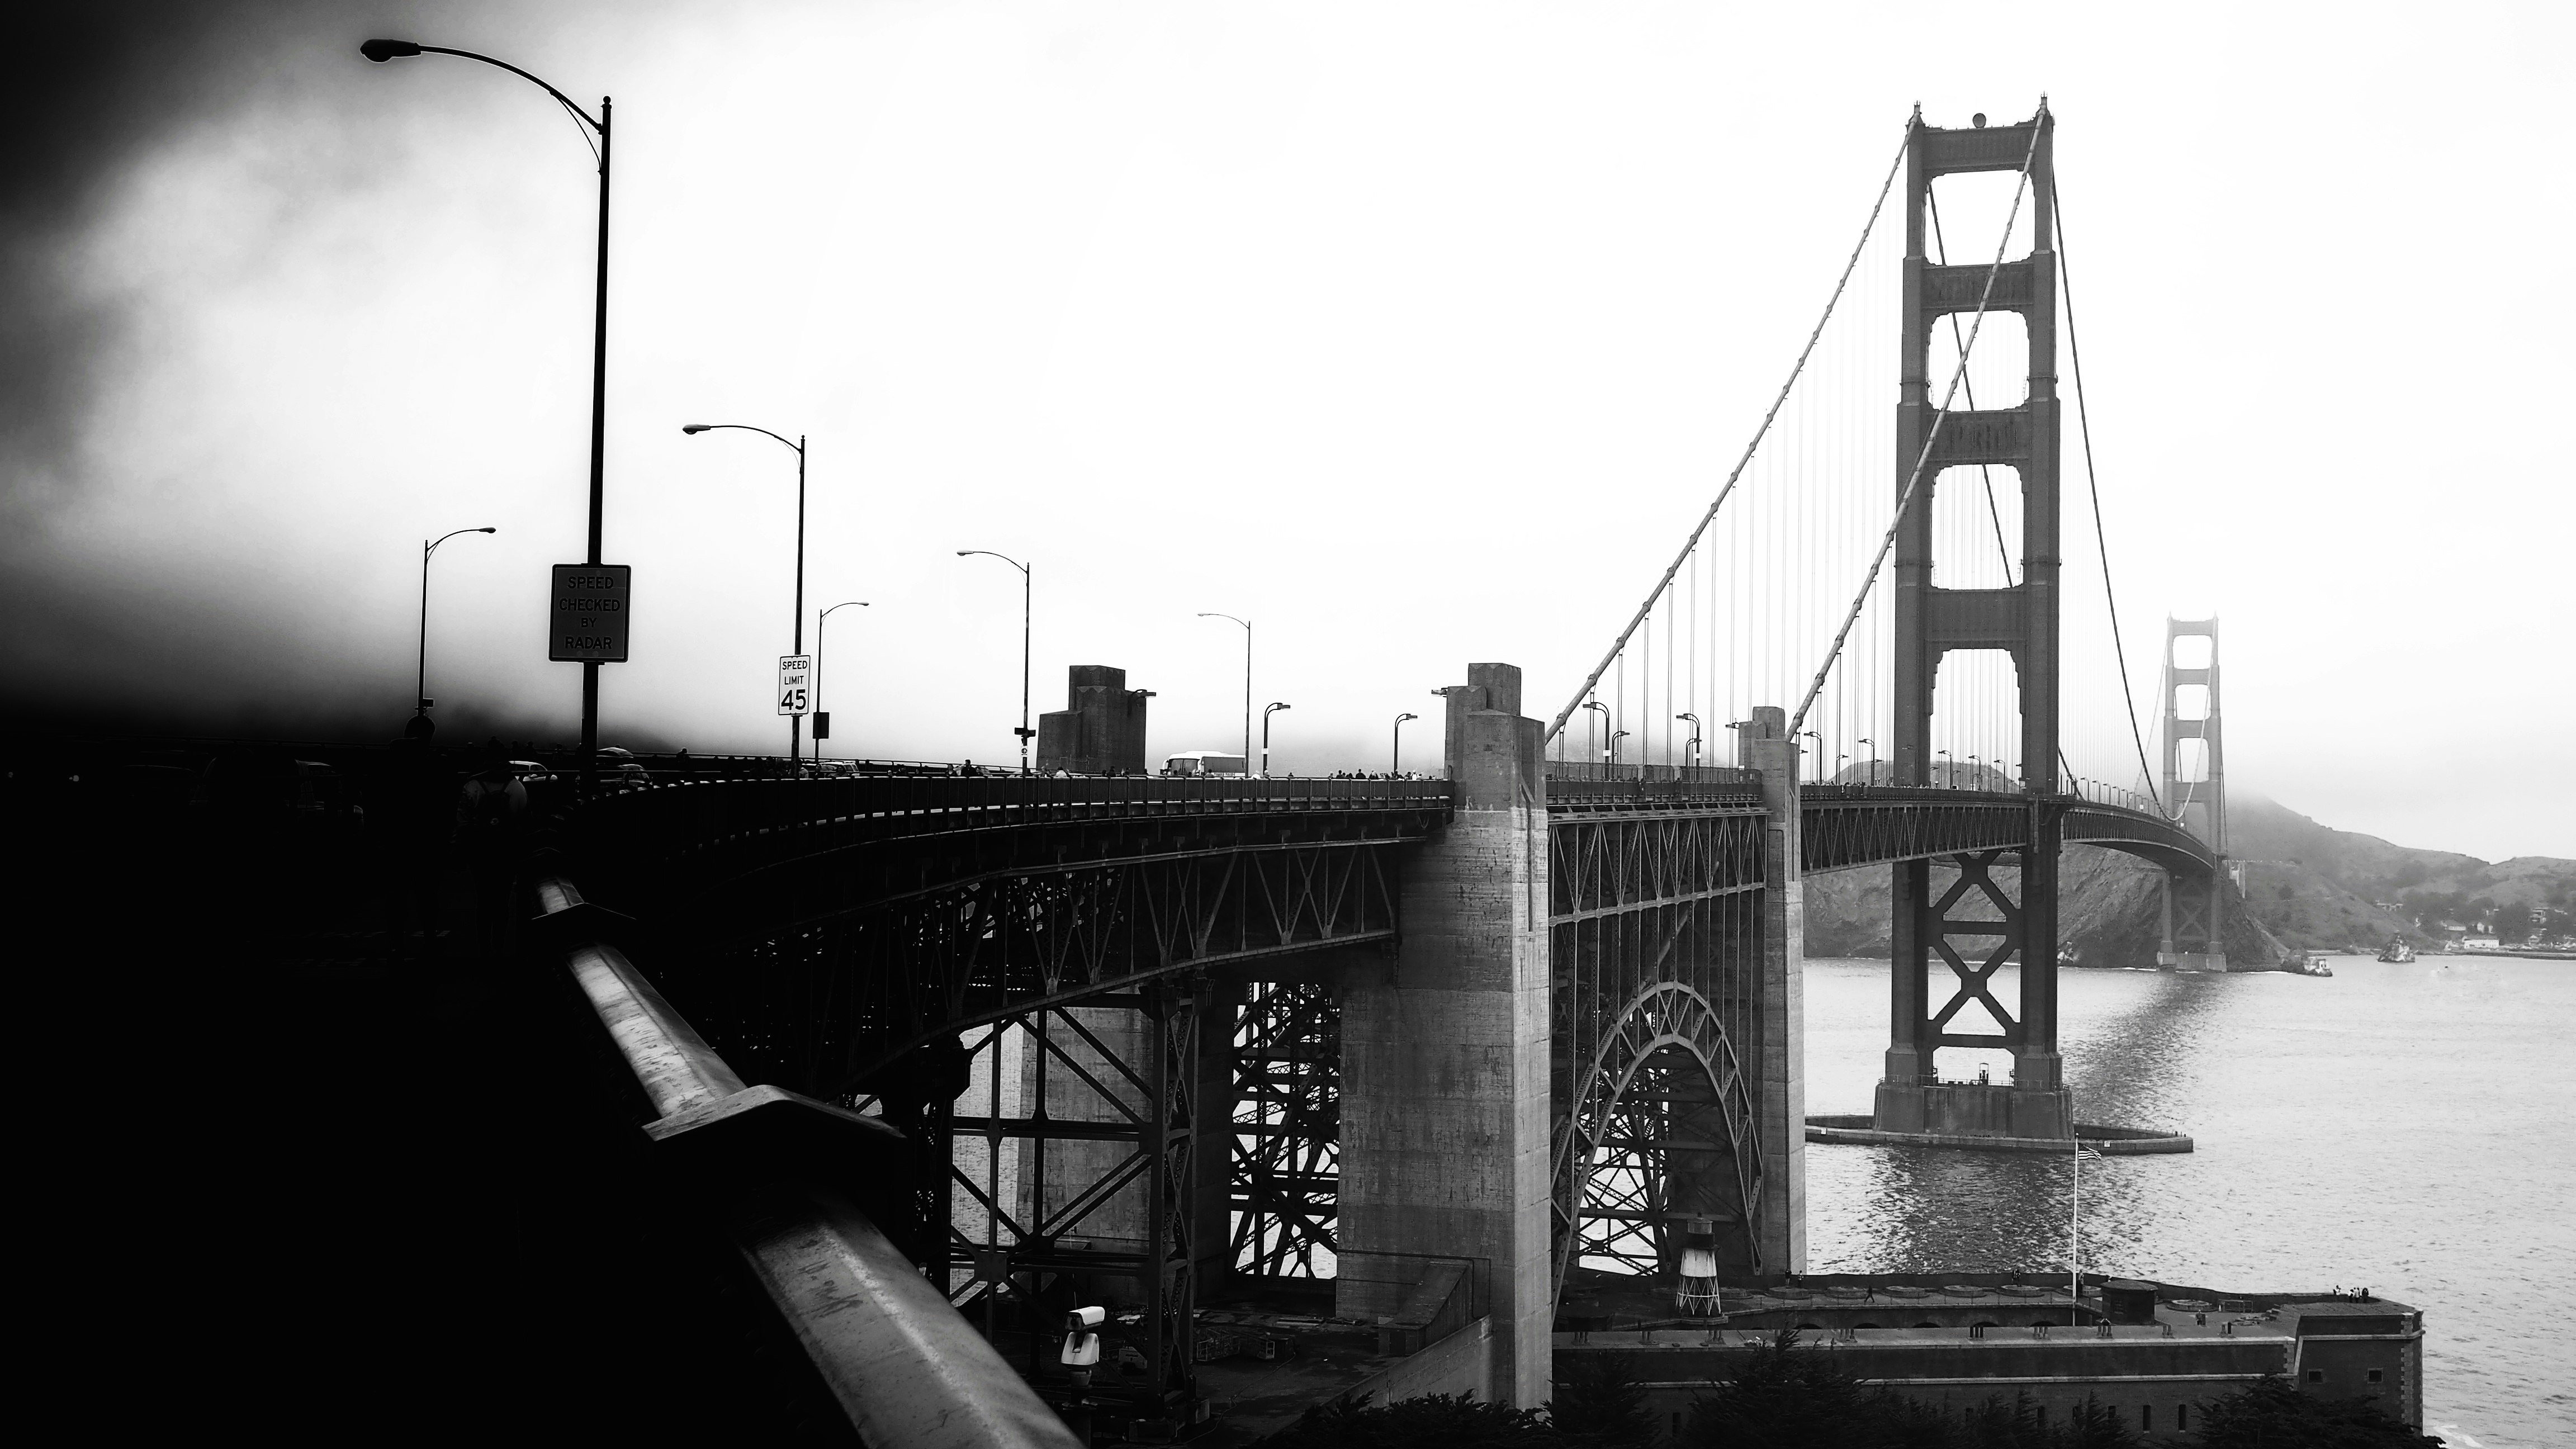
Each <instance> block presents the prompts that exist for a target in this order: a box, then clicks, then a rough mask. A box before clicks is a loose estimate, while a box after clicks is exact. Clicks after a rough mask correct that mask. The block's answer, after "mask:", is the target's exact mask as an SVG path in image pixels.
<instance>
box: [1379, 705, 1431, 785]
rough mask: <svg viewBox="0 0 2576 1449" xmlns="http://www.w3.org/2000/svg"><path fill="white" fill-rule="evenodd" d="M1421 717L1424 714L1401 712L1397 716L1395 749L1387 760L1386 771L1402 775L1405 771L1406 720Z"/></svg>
mask: <svg viewBox="0 0 2576 1449" xmlns="http://www.w3.org/2000/svg"><path fill="white" fill-rule="evenodd" d="M1420 718H1422V716H1420V715H1418V714H1400V715H1397V716H1396V717H1395V749H1394V751H1393V753H1392V754H1391V756H1390V757H1389V758H1388V760H1387V765H1386V771H1387V773H1388V774H1390V775H1401V774H1403V773H1404V722H1405V721H1406V720H1409V719H1420Z"/></svg>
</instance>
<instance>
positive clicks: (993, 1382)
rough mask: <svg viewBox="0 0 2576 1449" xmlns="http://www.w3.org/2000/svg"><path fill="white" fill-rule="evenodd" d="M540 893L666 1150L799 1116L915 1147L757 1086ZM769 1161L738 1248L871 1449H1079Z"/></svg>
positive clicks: (851, 1210)
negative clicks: (732, 1128) (764, 1118)
mask: <svg viewBox="0 0 2576 1449" xmlns="http://www.w3.org/2000/svg"><path fill="white" fill-rule="evenodd" d="M536 889H537V901H538V904H539V906H540V907H541V908H542V913H541V915H540V917H539V920H540V923H541V925H542V923H544V922H548V921H552V922H557V923H559V926H558V929H561V930H562V931H563V934H562V939H561V941H560V942H559V945H560V948H561V950H562V952H563V961H564V965H565V968H566V969H567V970H568V971H570V973H571V974H572V977H573V980H574V982H575V984H576V985H578V986H579V987H580V988H581V992H582V994H583V996H584V997H586V998H587V999H588V1000H589V1002H590V1006H591V1009H592V1011H593V1012H595V1013H596V1014H597V1016H598V1018H599V1023H600V1026H601V1027H602V1028H603V1029H604V1030H605V1031H606V1032H607V1033H608V1037H609V1039H610V1041H611V1042H613V1043H614V1044H615V1045H616V1048H617V1051H618V1054H619V1055H620V1056H621V1057H622V1058H623V1059H624V1060H625V1063H626V1066H627V1069H628V1070H629V1071H630V1072H632V1073H633V1074H634V1076H635V1083H636V1086H637V1087H638V1088H640V1089H641V1090H642V1091H643V1093H644V1095H645V1097H646V1098H647V1099H648V1100H649V1101H650V1102H651V1103H652V1105H653V1110H654V1111H655V1112H656V1113H657V1114H658V1116H657V1119H656V1120H655V1121H653V1122H651V1123H649V1124H647V1125H646V1127H645V1129H644V1130H645V1132H646V1133H647V1134H648V1135H650V1136H652V1137H653V1138H654V1139H656V1140H657V1141H662V1142H675V1141H679V1140H683V1139H687V1138H691V1137H704V1136H711V1135H728V1133H727V1129H728V1124H736V1123H741V1122H743V1121H745V1120H746V1119H748V1118H749V1117H750V1115H751V1114H752V1113H754V1112H762V1113H764V1114H765V1115H772V1116H774V1115H775V1114H777V1113H779V1112H780V1111H782V1110H784V1111H789V1112H799V1111H801V1112H803V1113H809V1114H813V1115H814V1116H815V1117H816V1118H817V1119H818V1120H823V1121H826V1122H830V1123H832V1124H833V1125H835V1126H836V1127H837V1128H838V1129H839V1130H841V1131H843V1132H845V1133H847V1134H849V1135H851V1136H854V1137H857V1138H860V1139H862V1140H863V1141H864V1140H865V1139H868V1138H871V1137H881V1138H883V1139H885V1142H884V1145H885V1146H886V1148H887V1149H888V1150H890V1151H892V1150H900V1149H902V1147H903V1145H904V1144H903V1139H902V1138H901V1136H900V1134H898V1133H896V1132H895V1130H894V1129H893V1128H891V1127H889V1126H887V1125H885V1124H884V1123H882V1122H878V1121H876V1120H875V1119H873V1118H866V1117H860V1116H858V1115H857V1114H855V1113H850V1112H845V1111H843V1110H842V1109H840V1108H837V1107H833V1106H830V1105H828V1104H826V1103H822V1102H816V1101H813V1100H811V1099H808V1098H802V1097H798V1096H796V1095H795V1094H794V1093H791V1092H785V1091H782V1090H780V1089H779V1088H776V1087H769V1086H745V1085H744V1084H743V1081H742V1078H741V1077H740V1076H738V1075H736V1074H735V1072H734V1070H733V1069H732V1068H731V1067H729V1066H727V1065H726V1064H725V1060H724V1058H723V1057H722V1056H721V1055H719V1054H718V1053H717V1052H716V1050H715V1048H713V1047H711V1046H709V1045H708V1044H707V1042H706V1039H705V1038H703V1037H701V1036H699V1035H698V1033H697V1031H696V1029H695V1028H693V1027H691V1026H690V1025H689V1023H688V1021H687V1020H686V1019H685V1018H683V1017H682V1016H681V1015H680V1014H679V1013H678V1012H677V1011H675V1010H673V1009H672V1007H671V1004H670V1003H669V1002H667V1001H665V1000H663V999H662V994H661V993H660V992H658V991H656V990H654V989H653V983H652V982H650V981H648V980H646V979H645V977H644V974H643V973H642V972H640V971H638V970H637V969H636V968H635V965H634V963H633V962H631V961H629V960H627V959H626V956H625V954H624V953H623V952H621V951H619V950H618V949H617V948H616V947H615V946H613V945H610V944H608V943H607V942H605V941H601V940H599V939H597V938H596V935H595V933H594V932H593V931H591V930H589V929H586V927H587V926H588V924H589V923H588V922H587V921H586V920H585V919H584V917H585V916H586V915H587V914H588V913H589V912H591V911H594V910H595V909H596V908H594V907H587V906H586V905H585V903H584V902H583V900H582V897H581V892H580V891H578V890H576V889H575V888H574V887H573V885H572V883H571V882H570V881H567V880H564V879H562V878H561V877H554V878H550V879H547V880H544V881H541V882H539V884H538V885H537V888H536ZM779 1140H780V1139H778V1138H777V1137H774V1136H765V1137H764V1138H762V1139H760V1140H754V1141H749V1142H748V1143H747V1144H746V1150H748V1151H752V1152H767V1153H771V1154H775V1153H776V1152H777V1148H776V1147H775V1146H774V1145H772V1146H768V1147H765V1148H764V1146H763V1142H767V1143H772V1144H774V1143H776V1142H777V1141H779ZM789 1140H793V1139H792V1138H791V1139H789ZM716 1160H717V1161H723V1160H724V1159H723V1158H721V1157H719V1158H717V1159H716ZM755 1166H756V1167H757V1168H758V1169H763V1170H756V1171H753V1172H746V1173H741V1174H739V1177H740V1178H741V1179H742V1180H744V1181H746V1182H754V1183H756V1184H757V1185H755V1186H750V1187H747V1188H745V1189H744V1190H743V1191H742V1192H741V1193H740V1194H739V1196H737V1197H736V1199H735V1200H734V1201H733V1202H732V1203H731V1204H730V1206H731V1208H732V1211H731V1212H730V1213H729V1214H728V1226H729V1227H730V1228H731V1230H732V1233H733V1237H734V1244H735V1246H736V1248H738V1249H739V1250H740V1252H741V1254H742V1257H743V1261H744V1262H745V1263H746V1264H747V1265H748V1266H749V1268H750V1269H751V1272H752V1274H753V1276H754V1277H755V1278H756V1279H757V1280H758V1281H759V1283H760V1285H761V1287H762V1289H763V1290H764V1291H766V1292H767V1294H768V1295H769V1301H770V1303H771V1305H772V1306H773V1307H775V1308H776V1309H777V1310H778V1313H779V1315H780V1316H781V1317H782V1318H783V1319H784V1320H785V1321H786V1323H787V1325H788V1326H789V1327H790V1328H791V1329H792V1330H794V1332H795V1335H796V1339H797V1342H798V1343H799V1344H800V1345H802V1346H803V1348H804V1350H805V1354H806V1357H807V1358H808V1359H810V1360H811V1361H812V1363H813V1365H814V1370H815V1372H816V1373H817V1374H818V1375H820V1376H821V1378H822V1380H823V1383H824V1385H825V1387H826V1388H827V1389H828V1390H829V1391H830V1392H831V1394H832V1397H833V1398H834V1399H835V1400H836V1401H837V1402H838V1403H839V1404H840V1406H841V1410H842V1412H843V1413H844V1414H845V1415H847V1416H848V1418H849V1422H850V1427H851V1428H852V1429H854V1430H856V1431H857V1432H858V1434H859V1437H860V1438H861V1439H862V1440H863V1441H865V1442H866V1443H867V1444H869V1445H870V1446H872V1449H969V1446H1002V1449H1071V1446H1073V1445H1075V1444H1077V1443H1078V1442H1079V1441H1078V1440H1077V1439H1076V1438H1075V1436H1074V1434H1073V1431H1072V1430H1071V1429H1069V1428H1067V1427H1066V1426H1065V1423H1064V1420H1063V1419H1062V1418H1060V1417H1059V1416H1058V1415H1057V1414H1056V1412H1055V1410H1053V1409H1051V1408H1049V1407H1048V1406H1047V1403H1046V1401H1045V1400H1043V1399H1041V1398H1039V1397H1038V1395H1037V1393H1036V1391H1035V1390H1033V1389H1031V1388H1030V1387H1029V1385H1028V1383H1027V1382H1026V1381H1025V1380H1023V1379H1022V1378H1021V1377H1020V1376H1019V1374H1018V1373H1016V1372H1015V1371H1013V1370H1012V1368H1011V1367H1010V1365H1009V1364H1007V1363H1005V1362H1003V1360H1002V1356H1001V1355H1000V1354H999V1353H997V1352H995V1351H994V1348H993V1346H992V1345H991V1344H990V1343H988V1342H986V1341H985V1339H984V1336H983V1335H982V1334H980V1333H978V1332H977V1331H976V1330H975V1327H974V1325H973V1324H971V1323H968V1322H967V1321H966V1319H965V1318H964V1317H963V1316H962V1315H960V1314H959V1313H958V1312H957V1310H956V1309H954V1308H952V1307H950V1306H949V1303H948V1299H947V1296H946V1295H945V1294H943V1293H942V1292H940V1290H939V1289H938V1288H937V1287H936V1286H934V1285H932V1284H931V1283H930V1282H929V1281H928V1280H927V1279H925V1278H923V1277H922V1276H921V1273H920V1271H919V1270H918V1269H916V1268H915V1267H914V1266H913V1265H912V1264H911V1263H910V1262H909V1261H908V1260H906V1259H905V1257H904V1255H903V1253H902V1252H901V1251H899V1250H898V1249H897V1248H896V1247H895V1245H894V1244H893V1242H891V1241H890V1240H889V1239H888V1238H887V1237H886V1235H885V1234H884V1232H882V1231H880V1230H879V1229H878V1227H877V1226H876V1224H874V1223H873V1222H870V1221H869V1220H868V1218H867V1216H866V1215H865V1214H864V1213H862V1212H860V1211H859V1209H858V1208H856V1207H855V1206H853V1205H852V1204H851V1203H850V1201H849V1199H848V1198H846V1197H844V1196H842V1195H841V1194H840V1193H839V1192H837V1191H835V1190H833V1189H832V1188H831V1187H829V1186H828V1185H826V1184H824V1183H822V1182H820V1181H818V1180H816V1177H815V1176H814V1175H813V1174H811V1173H810V1172H809V1171H808V1169H807V1166H806V1164H804V1163H802V1162H795V1161H763V1162H759V1163H757V1164H755ZM727 1175H728V1176H733V1175H734V1174H727ZM718 1190H719V1191H722V1190H723V1185H718Z"/></svg>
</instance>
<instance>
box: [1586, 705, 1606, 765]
mask: <svg viewBox="0 0 2576 1449" xmlns="http://www.w3.org/2000/svg"><path fill="white" fill-rule="evenodd" d="M1583 708H1584V709H1585V710H1586V711H1588V712H1589V713H1590V715H1591V722H1590V723H1588V724H1586V725H1585V726H1584V727H1583V747H1584V749H1586V750H1587V751H1589V752H1590V753H1591V755H1592V758H1593V761H1594V763H1596V764H1603V765H1606V764H1608V763H1610V752H1609V751H1608V750H1605V749H1603V748H1601V727H1602V726H1603V725H1604V724H1607V723H1608V722H1609V720H1610V706H1608V705H1606V704H1603V703H1602V702H1601V701H1599V700H1597V699H1587V700H1585V701H1584V702H1583Z"/></svg>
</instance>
